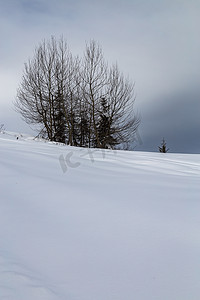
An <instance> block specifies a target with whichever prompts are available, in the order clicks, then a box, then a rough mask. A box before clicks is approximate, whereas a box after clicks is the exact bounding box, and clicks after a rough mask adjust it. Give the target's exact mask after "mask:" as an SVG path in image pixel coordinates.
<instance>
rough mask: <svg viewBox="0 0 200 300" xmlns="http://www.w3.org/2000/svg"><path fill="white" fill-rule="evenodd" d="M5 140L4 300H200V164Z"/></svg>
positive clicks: (1, 166) (0, 257)
mask: <svg viewBox="0 0 200 300" xmlns="http://www.w3.org/2000/svg"><path fill="white" fill-rule="evenodd" d="M18 137H19V138H18V139H17V138H16V135H15V134H14V133H4V134H2V133H1V134H0V176H1V177H0V178H1V179H0V187H1V193H0V299H2V300H3V299H6V300H60V299H63V300H64V299H65V300H133V299H136V300H199V299H200V155H199V154H197V155H194V154H192V155H187V154H170V153H169V154H162V153H144V152H126V151H111V150H107V151H102V150H91V149H90V150H87V149H80V148H74V147H69V146H64V145H56V144H54V143H48V142H44V141H39V140H33V138H29V137H27V136H18Z"/></svg>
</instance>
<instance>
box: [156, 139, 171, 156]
mask: <svg viewBox="0 0 200 300" xmlns="http://www.w3.org/2000/svg"><path fill="white" fill-rule="evenodd" d="M158 149H159V152H161V153H167V152H168V151H169V148H167V143H166V142H165V139H164V138H163V140H162V143H161V146H159V147H158Z"/></svg>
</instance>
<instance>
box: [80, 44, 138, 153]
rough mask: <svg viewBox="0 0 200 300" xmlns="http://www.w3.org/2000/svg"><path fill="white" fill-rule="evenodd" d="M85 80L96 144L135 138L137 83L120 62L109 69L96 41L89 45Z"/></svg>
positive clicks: (84, 89)
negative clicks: (129, 77) (126, 72)
mask: <svg viewBox="0 0 200 300" xmlns="http://www.w3.org/2000/svg"><path fill="white" fill-rule="evenodd" d="M82 81H83V84H82V93H83V99H84V101H86V102H87V104H88V106H89V109H90V132H91V136H92V139H93V141H92V144H93V145H94V146H96V147H99V148H107V147H114V146H116V145H118V144H121V143H123V142H128V141H129V140H131V138H132V137H133V135H134V133H135V132H136V130H137V128H138V126H139V123H140V119H139V117H138V116H136V115H134V112H133V104H134V101H135V98H134V97H133V96H134V95H133V90H134V85H133V84H132V83H131V82H130V81H129V80H128V78H124V76H123V74H121V73H120V72H119V69H118V66H117V65H113V66H112V67H110V68H108V64H107V63H106V62H105V60H104V58H103V53H102V49H101V47H100V46H99V45H98V44H97V43H96V42H95V41H91V42H90V43H89V44H88V45H86V51H85V56H84V61H83V72H82Z"/></svg>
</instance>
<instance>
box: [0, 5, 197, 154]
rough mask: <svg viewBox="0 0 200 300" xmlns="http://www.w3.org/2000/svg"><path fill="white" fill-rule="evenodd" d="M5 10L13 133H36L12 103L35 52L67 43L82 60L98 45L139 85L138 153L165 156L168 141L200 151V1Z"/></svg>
mask: <svg viewBox="0 0 200 300" xmlns="http://www.w3.org/2000/svg"><path fill="white" fill-rule="evenodd" d="M1 2H2V3H1V11H0V28H1V29H0V35H1V41H2V47H1V49H0V66H1V68H0V80H1V92H0V123H6V124H5V125H6V127H7V129H9V130H17V128H21V129H19V130H23V128H24V131H29V127H27V125H26V124H24V123H22V121H20V118H19V116H18V115H17V114H16V113H15V112H14V111H13V104H12V102H13V101H14V98H15V95H16V89H17V86H18V84H19V82H20V78H21V75H22V71H23V64H24V62H25V61H27V59H28V58H29V57H31V56H32V55H33V51H34V48H35V46H37V44H38V43H39V42H40V41H41V40H42V39H44V38H49V37H50V36H51V35H55V36H57V37H59V36H61V35H63V36H64V37H66V39H67V40H68V42H69V44H70V46H71V50H72V52H73V53H77V54H81V53H82V51H83V49H84V44H85V41H86V40H89V39H91V38H94V39H96V40H97V41H99V42H100V44H101V45H102V47H103V50H104V54H105V57H106V58H107V59H108V61H109V62H111V63H112V62H115V61H117V62H118V64H119V67H120V69H121V70H122V71H123V73H124V74H125V75H129V77H130V78H132V79H133V81H135V83H136V88H135V91H136V95H137V101H136V106H137V109H138V110H139V111H140V113H141V115H142V125H141V127H140V135H141V137H142V139H143V145H142V146H140V147H138V149H141V150H151V151H152V150H155V151H157V149H156V146H157V145H156V146H155V144H156V143H157V144H159V143H160V140H161V139H162V137H163V136H166V139H167V137H169V140H170V143H171V144H172V145H169V146H170V149H171V150H172V151H182V152H187V151H189V152H199V151H200V148H199V143H197V140H198V139H200V137H199V134H198V131H199V128H200V118H199V117H198V113H197V112H199V111H200V105H199V103H200V91H199V88H198V87H199V86H200V68H199V65H200V56H199V53H200V39H199V28H200V20H199V15H200V2H199V0H191V1H186V0H164V1H158V0H152V1H148V0H143V1H142V0H125V1H122V0H115V1H114V0H110V1H105V0H102V1H94V0H93V1H92V0H86V1H81V0H78V1H73V0H67V1H65V0H59V1H57V0H48V1H47V0H34V1H33V0H21V1H20V0H7V1H1ZM186 118H187V121H184V120H185V119H186ZM177 141H178V142H177ZM186 145H187V146H186ZM188 145H189V146H188ZM136 149H137V148H136Z"/></svg>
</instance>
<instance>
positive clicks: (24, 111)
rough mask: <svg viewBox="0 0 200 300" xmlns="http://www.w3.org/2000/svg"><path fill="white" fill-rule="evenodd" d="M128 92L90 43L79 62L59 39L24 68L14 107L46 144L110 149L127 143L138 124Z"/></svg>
mask: <svg viewBox="0 0 200 300" xmlns="http://www.w3.org/2000/svg"><path fill="white" fill-rule="evenodd" d="M133 88H134V85H133V84H132V83H131V82H130V81H129V79H128V78H125V77H124V76H123V74H122V73H121V72H120V71H119V69H118V66H117V65H112V66H108V64H107V63H106V62H105V60H104V57H103V54H102V49H101V47H100V46H99V45H98V44H97V43H96V42H95V41H91V42H90V43H89V44H86V49H85V53H84V56H83V58H82V59H81V58H79V57H78V56H76V57H74V56H72V54H71V52H70V51H69V49H68V45H67V43H66V42H65V41H64V39H63V38H61V39H60V40H56V39H55V38H54V37H52V38H51V39H50V40H49V41H43V42H42V43H41V44H40V45H39V47H38V48H36V50H35V54H34V57H33V59H31V60H29V61H28V63H26V64H25V68H24V74H23V77H22V81H21V83H20V86H19V89H18V92H17V99H16V102H15V107H16V109H17V111H18V112H20V114H21V115H22V117H23V119H24V120H25V121H26V122H27V123H28V124H37V125H39V126H40V130H41V132H42V134H43V136H45V137H47V138H48V139H50V140H51V141H58V142H63V143H67V144H69V145H74V146H82V147H97V148H109V147H111V148H115V147H116V146H117V145H119V144H122V143H128V142H129V141H131V138H133V136H134V133H135V132H136V130H137V127H138V126H139V123H140V120H139V118H138V117H137V116H136V115H135V114H134V111H133V104H134V100H135V99H134V89H133Z"/></svg>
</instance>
